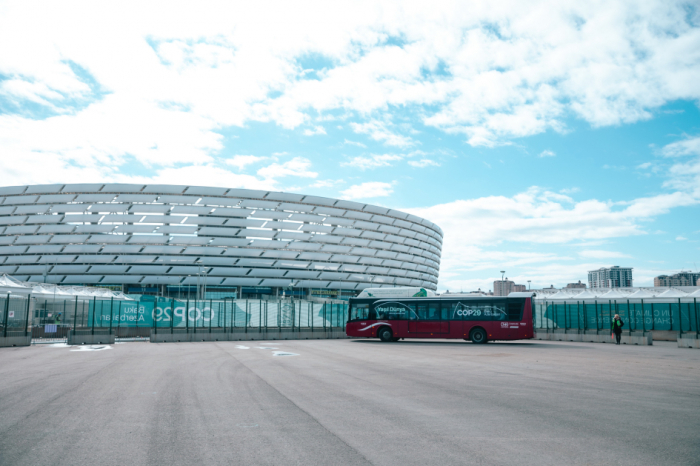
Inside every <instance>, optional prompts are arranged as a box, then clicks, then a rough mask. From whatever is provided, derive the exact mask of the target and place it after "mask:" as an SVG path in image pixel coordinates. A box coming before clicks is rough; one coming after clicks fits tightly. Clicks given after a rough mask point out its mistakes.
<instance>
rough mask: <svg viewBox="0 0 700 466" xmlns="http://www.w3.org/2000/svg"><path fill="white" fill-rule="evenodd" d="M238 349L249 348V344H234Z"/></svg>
mask: <svg viewBox="0 0 700 466" xmlns="http://www.w3.org/2000/svg"><path fill="white" fill-rule="evenodd" d="M236 348H238V349H250V346H243V345H236Z"/></svg>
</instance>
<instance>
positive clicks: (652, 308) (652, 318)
mask: <svg viewBox="0 0 700 466" xmlns="http://www.w3.org/2000/svg"><path fill="white" fill-rule="evenodd" d="M655 320H656V319H655V318H654V301H652V302H651V330H652V331H654V330H656V322H654V321H655Z"/></svg>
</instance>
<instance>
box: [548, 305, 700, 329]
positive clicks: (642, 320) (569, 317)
mask: <svg viewBox="0 0 700 466" xmlns="http://www.w3.org/2000/svg"><path fill="white" fill-rule="evenodd" d="M615 314H619V315H620V318H621V319H622V320H623V321H624V322H625V327H624V330H625V331H632V332H650V331H664V330H665V331H675V332H678V333H679V334H681V335H682V334H684V333H694V334H695V335H700V325H699V324H698V322H700V304H699V303H698V302H697V298H693V299H687V298H686V299H683V298H679V299H677V300H671V299H665V300H658V299H655V300H651V299H649V300H645V299H636V300H634V299H625V300H614V299H612V300H597V299H596V300H591V301H589V300H585V301H547V300H542V301H539V300H537V301H535V315H534V318H535V328H536V329H539V330H557V329H563V330H578V331H610V328H611V322H612V319H613V317H615Z"/></svg>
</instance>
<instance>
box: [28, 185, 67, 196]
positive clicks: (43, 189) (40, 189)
mask: <svg viewBox="0 0 700 466" xmlns="http://www.w3.org/2000/svg"><path fill="white" fill-rule="evenodd" d="M62 187H63V185H62V184H35V185H30V186H27V190H26V191H25V193H26V194H35V193H36V194H53V193H57V192H59V191H60V190H61V188H62Z"/></svg>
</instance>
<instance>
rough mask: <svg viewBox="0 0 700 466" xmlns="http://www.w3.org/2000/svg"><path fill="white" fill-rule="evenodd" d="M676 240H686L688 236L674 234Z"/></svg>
mask: <svg viewBox="0 0 700 466" xmlns="http://www.w3.org/2000/svg"><path fill="white" fill-rule="evenodd" d="M676 241H688V238H686V237H685V236H676Z"/></svg>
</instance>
